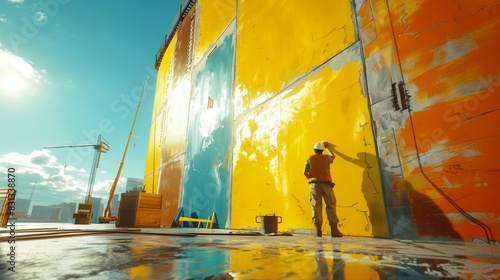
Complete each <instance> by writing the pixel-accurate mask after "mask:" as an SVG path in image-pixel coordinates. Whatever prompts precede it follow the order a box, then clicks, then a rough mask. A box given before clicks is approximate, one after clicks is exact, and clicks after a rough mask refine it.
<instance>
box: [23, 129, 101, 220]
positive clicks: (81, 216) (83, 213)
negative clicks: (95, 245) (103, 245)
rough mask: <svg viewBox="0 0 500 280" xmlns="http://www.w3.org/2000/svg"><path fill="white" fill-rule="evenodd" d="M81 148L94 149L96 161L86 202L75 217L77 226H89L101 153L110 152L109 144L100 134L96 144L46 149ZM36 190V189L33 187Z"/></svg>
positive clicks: (81, 205)
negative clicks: (93, 191)
mask: <svg viewBox="0 0 500 280" xmlns="http://www.w3.org/2000/svg"><path fill="white" fill-rule="evenodd" d="M79 147H93V148H94V150H95V152H94V160H93V161H92V167H91V169H90V176H89V181H88V187H87V193H86V195H85V201H84V202H83V203H80V204H78V211H77V213H76V214H74V215H73V218H75V224H89V223H90V218H91V217H92V201H91V199H92V190H93V188H94V183H95V176H96V171H97V168H98V167H99V163H100V161H101V153H106V152H107V151H109V144H108V143H105V142H103V141H102V136H101V134H99V135H98V136H97V143H96V144H78V145H63V146H46V147H44V149H56V148H79ZM33 188H34V187H33Z"/></svg>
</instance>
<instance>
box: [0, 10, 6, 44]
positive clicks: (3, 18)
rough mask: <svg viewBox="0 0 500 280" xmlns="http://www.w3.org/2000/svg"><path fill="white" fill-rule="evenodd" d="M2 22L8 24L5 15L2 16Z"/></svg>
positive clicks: (0, 20)
mask: <svg viewBox="0 0 500 280" xmlns="http://www.w3.org/2000/svg"><path fill="white" fill-rule="evenodd" d="M0 22H3V23H6V22H7V19H6V18H5V15H2V14H0ZM0 46H1V45H0Z"/></svg>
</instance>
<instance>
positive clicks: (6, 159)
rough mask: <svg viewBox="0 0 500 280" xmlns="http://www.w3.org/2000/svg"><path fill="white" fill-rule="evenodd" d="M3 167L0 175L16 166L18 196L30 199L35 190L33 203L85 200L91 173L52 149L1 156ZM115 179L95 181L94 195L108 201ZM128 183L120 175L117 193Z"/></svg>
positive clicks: (78, 201)
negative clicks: (63, 159)
mask: <svg viewBox="0 0 500 280" xmlns="http://www.w3.org/2000/svg"><path fill="white" fill-rule="evenodd" d="M0 166H2V168H0V178H6V177H7V176H6V174H5V173H6V172H7V170H8V168H11V167H12V168H15V172H14V175H15V176H16V190H17V197H19V198H26V199H28V198H29V197H30V195H31V191H32V190H33V198H32V204H31V205H32V206H33V205H54V204H59V203H63V202H75V203H81V202H84V200H85V195H86V193H87V189H88V178H89V176H90V174H89V172H87V171H85V170H84V169H80V168H76V167H74V166H69V165H64V164H62V163H60V162H59V161H58V159H57V157H55V156H54V155H53V154H51V152H50V151H49V150H46V149H44V150H34V151H32V152H31V153H29V154H21V153H8V154H4V155H0ZM113 182H114V179H113V180H102V181H96V182H95V184H94V186H93V192H92V196H93V197H100V198H103V203H105V204H106V203H107V200H108V197H109V191H110V188H111V186H112V185H113ZM125 184H126V179H125V178H121V179H120V180H119V183H118V186H117V189H116V191H115V194H120V193H122V192H124V191H125ZM34 185H35V188H34V189H33V186H34Z"/></svg>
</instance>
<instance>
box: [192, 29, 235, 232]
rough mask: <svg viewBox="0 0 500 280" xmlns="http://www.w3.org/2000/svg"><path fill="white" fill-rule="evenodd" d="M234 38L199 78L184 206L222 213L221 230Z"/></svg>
mask: <svg viewBox="0 0 500 280" xmlns="http://www.w3.org/2000/svg"><path fill="white" fill-rule="evenodd" d="M233 61H234V40H233V35H232V34H230V35H227V36H226V37H225V38H224V40H223V41H222V43H221V44H220V45H218V46H217V47H216V49H215V50H214V51H213V52H212V53H211V54H210V55H209V57H208V58H207V59H206V62H205V64H203V65H201V66H200V67H199V69H197V71H195V74H194V76H193V79H194V83H193V92H192V97H191V102H190V115H189V121H188V137H187V147H186V167H185V173H184V174H185V176H184V182H183V185H184V188H183V194H182V206H183V207H184V215H191V213H193V212H195V213H196V214H197V215H198V216H199V217H201V218H206V217H208V216H210V215H211V214H212V212H216V215H217V221H218V224H219V227H221V228H222V227H226V224H227V222H228V213H229V201H230V199H229V184H230V180H229V172H230V153H229V152H230V147H231V139H232V127H233V125H232V119H233V105H232V86H233Z"/></svg>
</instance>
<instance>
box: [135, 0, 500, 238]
mask: <svg viewBox="0 0 500 280" xmlns="http://www.w3.org/2000/svg"><path fill="white" fill-rule="evenodd" d="M195 2H196V3H195V5H194V6H193V7H192V8H191V9H190V10H189V12H188V13H187V16H186V17H185V18H184V20H183V21H182V23H181V24H180V25H179V28H177V29H175V32H173V33H172V34H171V35H172V40H171V41H170V43H169V44H168V45H167V46H166V48H164V49H165V52H164V53H163V54H162V58H161V63H160V65H159V67H158V77H157V87H156V96H155V105H154V106H155V107H154V109H153V116H152V126H151V127H152V129H151V134H150V145H149V150H148V157H147V163H146V171H145V180H144V182H145V184H146V189H147V191H148V192H153V193H161V194H162V195H163V196H164V201H165V204H164V207H163V217H162V225H163V226H170V225H171V223H172V220H173V218H174V214H175V212H176V211H177V209H178V208H179V207H183V208H184V211H185V213H184V214H185V215H197V216H199V217H203V218H204V217H208V216H210V215H211V213H212V212H215V213H216V215H217V224H218V226H219V227H223V228H259V227H260V224H258V223H256V217H258V216H262V215H270V214H271V215H272V214H275V215H278V216H281V217H282V220H283V222H282V223H281V224H280V225H279V229H280V230H281V231H286V230H294V231H309V230H312V222H311V212H312V211H311V206H310V203H309V188H308V185H307V180H306V178H305V177H304V175H303V169H304V164H305V160H306V158H307V157H308V156H309V155H310V154H312V153H313V149H312V147H313V145H314V143H315V142H317V141H322V140H327V141H329V142H331V143H334V144H335V149H334V153H335V154H336V159H335V161H334V163H333V165H332V176H333V180H334V181H335V183H336V186H335V189H334V192H335V194H336V197H337V207H336V209H337V214H338V216H339V218H340V224H339V226H340V230H341V231H342V232H343V233H344V234H346V235H353V236H376V237H396V238H433V239H434V238H439V239H462V240H471V239H472V238H485V239H490V240H492V239H494V238H495V236H498V235H499V234H500V221H499V220H498V214H499V212H500V209H499V208H500V207H498V206H497V203H496V202H495V198H496V197H498V195H499V194H500V187H499V178H500V176H498V170H500V166H499V165H500V163H499V160H498V159H499V158H500V152H499V149H498V148H499V140H498V136H499V135H498V134H499V132H498V129H494V126H493V124H494V123H495V121H496V120H499V119H500V118H499V117H500V116H499V114H500V113H499V112H500V100H499V99H500V95H498V94H497V92H496V91H497V88H498V85H499V83H498V80H499V75H500V66H499V65H500V63H499V62H500V61H498V60H500V58H499V57H498V56H496V55H495V53H494V50H495V49H498V48H499V47H500V36H498V35H499V34H498V31H496V30H499V28H498V27H499V26H498V25H499V24H500V17H498V14H497V12H498V11H497V10H498V8H499V7H500V4H498V3H496V2H495V1H473V2H472V1H470V2H466V3H460V2H454V1H440V2H439V3H435V1H428V0H421V1H410V0H406V1H403V0H398V1H396V0H389V1H386V0H383V1H382V0H370V1H362V0H357V1H351V0H339V1H324V2H321V4H320V5H311V3H309V2H307V1H301V0H289V1H286V2H284V1H245V0H239V1H232V0H220V1H209V0H198V1H195ZM332 15H334V16H332ZM324 214H325V213H324ZM324 228H325V230H324V231H325V232H326V229H328V228H329V227H328V224H327V221H326V219H325V222H324Z"/></svg>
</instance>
